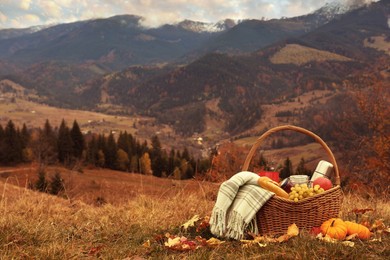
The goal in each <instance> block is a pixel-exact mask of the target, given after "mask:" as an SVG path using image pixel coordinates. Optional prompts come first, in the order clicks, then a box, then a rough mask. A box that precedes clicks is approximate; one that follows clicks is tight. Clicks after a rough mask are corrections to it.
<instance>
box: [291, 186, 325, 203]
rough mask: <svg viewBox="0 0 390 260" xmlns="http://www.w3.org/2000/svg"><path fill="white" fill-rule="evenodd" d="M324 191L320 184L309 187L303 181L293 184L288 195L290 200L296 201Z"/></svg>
mask: <svg viewBox="0 0 390 260" xmlns="http://www.w3.org/2000/svg"><path fill="white" fill-rule="evenodd" d="M324 191H325V190H324V189H323V188H321V187H320V185H315V186H314V187H309V186H307V184H306V183H303V184H295V186H294V187H292V188H291V192H290V193H289V194H288V195H289V199H290V200H293V201H295V202H298V201H300V200H303V199H305V198H309V197H313V196H314V195H316V194H320V193H322V192H324Z"/></svg>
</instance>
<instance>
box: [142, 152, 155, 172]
mask: <svg viewBox="0 0 390 260" xmlns="http://www.w3.org/2000/svg"><path fill="white" fill-rule="evenodd" d="M140 168H141V173H142V174H146V175H151V174H153V172H152V162H151V160H150V157H149V153H147V152H146V153H144V154H143V155H142V157H141V159H140Z"/></svg>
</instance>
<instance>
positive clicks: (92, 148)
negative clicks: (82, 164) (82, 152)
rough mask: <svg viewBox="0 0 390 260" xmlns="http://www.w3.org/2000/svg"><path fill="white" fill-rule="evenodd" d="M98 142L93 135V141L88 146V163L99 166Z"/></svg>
mask: <svg viewBox="0 0 390 260" xmlns="http://www.w3.org/2000/svg"><path fill="white" fill-rule="evenodd" d="M98 151H99V147H98V142H97V140H96V137H95V136H94V135H93V136H92V139H91V140H90V141H89V142H88V145H87V158H86V159H87V162H88V163H90V164H92V165H97V162H98Z"/></svg>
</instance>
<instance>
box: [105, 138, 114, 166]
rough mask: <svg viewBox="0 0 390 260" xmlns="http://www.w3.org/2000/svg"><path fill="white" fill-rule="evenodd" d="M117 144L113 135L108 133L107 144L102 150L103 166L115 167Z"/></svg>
mask: <svg viewBox="0 0 390 260" xmlns="http://www.w3.org/2000/svg"><path fill="white" fill-rule="evenodd" d="M116 152H117V146H116V142H115V139H114V135H113V134H112V133H110V135H109V136H108V139H107V145H106V147H105V150H104V157H105V166H106V167H107V168H110V169H115V166H116V155H117V154H116Z"/></svg>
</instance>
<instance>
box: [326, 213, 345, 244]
mask: <svg viewBox="0 0 390 260" xmlns="http://www.w3.org/2000/svg"><path fill="white" fill-rule="evenodd" d="M321 233H322V234H323V235H324V236H326V235H327V236H329V237H331V238H334V239H338V240H343V239H344V238H345V237H346V236H347V224H345V222H344V221H343V220H342V219H341V218H331V219H329V220H327V221H325V222H324V223H322V225H321Z"/></svg>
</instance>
